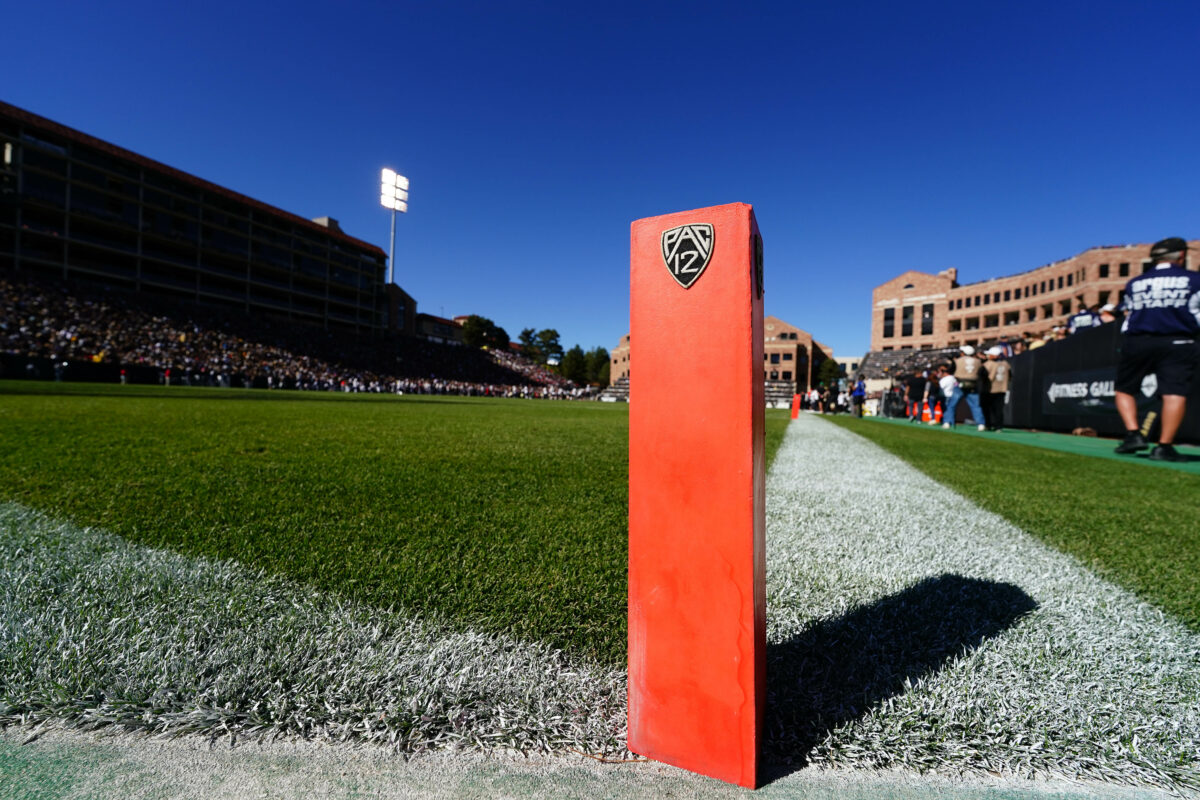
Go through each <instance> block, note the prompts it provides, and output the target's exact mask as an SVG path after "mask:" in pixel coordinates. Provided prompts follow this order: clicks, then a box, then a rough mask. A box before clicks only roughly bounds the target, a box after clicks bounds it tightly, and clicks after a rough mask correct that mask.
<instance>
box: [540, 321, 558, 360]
mask: <svg viewBox="0 0 1200 800" xmlns="http://www.w3.org/2000/svg"><path fill="white" fill-rule="evenodd" d="M535 341H536V342H537V350H538V355H539V356H540V358H538V359H537V361H538V363H541V364H545V363H546V362H547V361H551V360H555V361H561V360H562V356H563V349H562V343H561V342H559V340H558V331H556V330H554V328H543V329H542V330H540V331H538V332H537V336H536V337H535Z"/></svg>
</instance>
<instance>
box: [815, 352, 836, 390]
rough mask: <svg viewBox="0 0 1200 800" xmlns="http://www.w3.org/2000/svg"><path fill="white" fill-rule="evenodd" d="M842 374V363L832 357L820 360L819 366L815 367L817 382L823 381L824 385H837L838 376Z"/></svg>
mask: <svg viewBox="0 0 1200 800" xmlns="http://www.w3.org/2000/svg"><path fill="white" fill-rule="evenodd" d="M841 376H842V365H841V364H839V363H838V362H836V361H834V360H833V359H832V358H827V359H825V360H824V361H822V362H821V366H819V367H817V382H818V383H823V384H825V385H826V386H834V387H836V386H837V381H838V378H840V377H841Z"/></svg>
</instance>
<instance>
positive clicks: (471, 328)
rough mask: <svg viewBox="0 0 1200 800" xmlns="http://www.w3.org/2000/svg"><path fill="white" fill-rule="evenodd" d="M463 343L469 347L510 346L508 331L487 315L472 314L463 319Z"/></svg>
mask: <svg viewBox="0 0 1200 800" xmlns="http://www.w3.org/2000/svg"><path fill="white" fill-rule="evenodd" d="M463 343H464V344H465V345H466V346H467V347H498V348H501V349H503V348H505V347H508V333H507V332H506V331H505V330H504V328H501V327H500V326H499V325H497V324H496V323H494V322H492V321H491V320H490V319H488V318H487V317H481V316H479V315H478V314H472V315H471V316H469V317H467V318H466V319H465V320H463Z"/></svg>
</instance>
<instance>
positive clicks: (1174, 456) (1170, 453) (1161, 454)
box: [1150, 444, 1188, 462]
mask: <svg viewBox="0 0 1200 800" xmlns="http://www.w3.org/2000/svg"><path fill="white" fill-rule="evenodd" d="M1150 460H1151V461H1176V462H1179V461H1187V460H1188V457H1187V456H1185V455H1184V454H1183V453H1180V452H1179V451H1178V450H1176V449H1175V448H1174V447H1172V446H1171V445H1169V444H1160V445H1158V446H1157V447H1155V448H1154V449H1153V450H1151V451H1150Z"/></svg>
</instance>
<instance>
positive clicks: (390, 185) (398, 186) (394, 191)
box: [379, 167, 408, 283]
mask: <svg viewBox="0 0 1200 800" xmlns="http://www.w3.org/2000/svg"><path fill="white" fill-rule="evenodd" d="M379 204H380V205H381V206H383V207H384V208H390V209H391V210H392V237H391V238H392V245H391V250H390V251H389V252H388V280H387V282H388V283H395V282H396V212H400V213H402V214H403V213H405V212H406V211H408V178H406V177H404V176H403V175H398V174H396V170H394V169H389V168H387V167H384V168H383V172H382V173H380V177H379Z"/></svg>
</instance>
